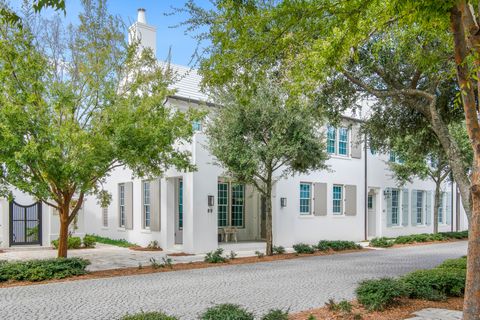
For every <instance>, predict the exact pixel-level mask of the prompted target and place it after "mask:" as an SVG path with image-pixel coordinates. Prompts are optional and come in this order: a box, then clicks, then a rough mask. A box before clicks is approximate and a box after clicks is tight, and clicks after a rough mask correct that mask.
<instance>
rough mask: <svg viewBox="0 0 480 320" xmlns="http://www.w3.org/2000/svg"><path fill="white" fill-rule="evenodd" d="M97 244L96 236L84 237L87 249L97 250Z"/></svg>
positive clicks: (87, 235)
mask: <svg viewBox="0 0 480 320" xmlns="http://www.w3.org/2000/svg"><path fill="white" fill-rule="evenodd" d="M96 244H97V242H96V239H95V237H94V236H92V235H89V234H86V235H85V236H84V237H83V246H84V247H85V248H95V245H96Z"/></svg>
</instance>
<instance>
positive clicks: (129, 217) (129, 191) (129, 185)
mask: <svg viewBox="0 0 480 320" xmlns="http://www.w3.org/2000/svg"><path fill="white" fill-rule="evenodd" d="M125 229H130V230H131V229H133V182H125Z"/></svg>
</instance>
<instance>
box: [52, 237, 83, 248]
mask: <svg viewBox="0 0 480 320" xmlns="http://www.w3.org/2000/svg"><path fill="white" fill-rule="evenodd" d="M52 245H53V247H54V248H55V249H58V240H52ZM81 246H82V239H81V238H80V237H68V239H67V248H68V249H80V247H81Z"/></svg>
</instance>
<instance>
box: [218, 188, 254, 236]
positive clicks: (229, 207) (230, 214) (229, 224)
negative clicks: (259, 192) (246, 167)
mask: <svg viewBox="0 0 480 320" xmlns="http://www.w3.org/2000/svg"><path fill="white" fill-rule="evenodd" d="M220 184H224V185H227V190H226V192H227V204H226V205H222V206H226V208H227V212H226V225H220V224H219V223H218V222H219V210H218V209H219V206H220V205H219V203H218V202H219V200H220V197H219V191H220V190H219V188H218V186H219V185H220ZM235 185H241V186H243V198H242V205H241V208H242V225H240V226H234V225H233V206H234V204H233V187H234V186H235ZM246 194H247V185H246V184H243V183H239V182H236V181H230V180H225V179H219V180H218V181H217V228H219V229H220V228H237V229H245V226H246V219H247V217H246V199H247V197H246ZM235 206H237V207H240V206H239V205H235Z"/></svg>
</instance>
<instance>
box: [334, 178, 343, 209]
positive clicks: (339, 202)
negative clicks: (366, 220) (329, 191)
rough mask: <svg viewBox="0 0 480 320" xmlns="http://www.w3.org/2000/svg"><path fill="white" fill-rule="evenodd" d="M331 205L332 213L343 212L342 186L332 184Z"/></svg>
mask: <svg viewBox="0 0 480 320" xmlns="http://www.w3.org/2000/svg"><path fill="white" fill-rule="evenodd" d="M332 205H333V207H332V208H333V209H332V211H333V214H336V215H340V214H343V186H342V185H338V184H334V185H333V197H332Z"/></svg>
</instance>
